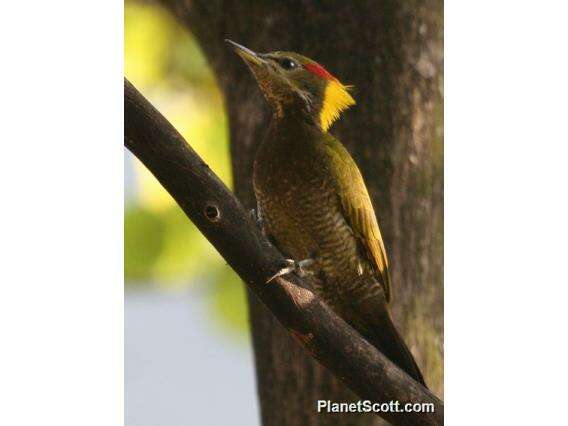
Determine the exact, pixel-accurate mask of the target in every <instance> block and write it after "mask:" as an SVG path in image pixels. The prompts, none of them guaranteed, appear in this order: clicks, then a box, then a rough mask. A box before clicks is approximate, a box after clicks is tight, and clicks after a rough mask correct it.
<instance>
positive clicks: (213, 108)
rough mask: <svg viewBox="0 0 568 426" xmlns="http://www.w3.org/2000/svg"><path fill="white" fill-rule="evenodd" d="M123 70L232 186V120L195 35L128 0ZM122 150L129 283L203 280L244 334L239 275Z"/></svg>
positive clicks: (214, 303)
mask: <svg viewBox="0 0 568 426" xmlns="http://www.w3.org/2000/svg"><path fill="white" fill-rule="evenodd" d="M125 75H126V77H127V78H128V79H129V80H130V81H131V82H132V83H133V84H134V85H135V86H136V87H137V88H138V90H139V91H140V92H141V93H142V94H143V95H144V96H145V97H146V98H147V99H148V100H149V101H150V102H151V103H152V104H153V105H154V106H155V107H156V108H157V109H158V110H159V111H160V112H161V113H162V114H163V115H164V116H165V117H167V118H168V120H169V121H170V122H171V123H172V124H173V125H174V126H175V128H176V129H177V130H178V131H179V132H180V133H181V134H182V135H183V136H184V137H185V139H186V140H187V141H189V143H191V145H192V147H193V148H194V149H195V150H196V151H197V152H198V153H199V155H200V156H201V157H202V158H203V159H204V160H205V162H206V163H207V164H209V166H210V167H211V169H212V170H214V171H215V173H217V175H218V176H219V177H220V178H221V179H222V180H223V181H224V182H225V183H226V184H227V185H229V186H230V185H231V175H230V157H229V145H228V134H227V120H226V116H225V113H224V108H223V101H222V97H221V93H220V91H219V89H218V87H217V84H216V81H215V78H214V75H213V74H212V72H211V70H210V69H209V67H208V65H207V62H206V60H205V58H204V56H203V54H202V52H201V50H200V48H199V46H198V45H197V43H196V41H195V39H194V38H193V37H192V35H191V34H188V32H187V31H186V30H185V29H184V28H182V27H181V26H180V25H179V24H178V23H177V22H176V21H175V20H174V19H173V17H171V16H170V15H169V14H168V13H167V12H166V11H165V10H163V9H162V8H160V7H159V6H158V5H154V4H151V3H137V2H134V1H127V2H126V5H125ZM125 155H126V160H127V161H126V164H125V186H126V191H125V193H126V194H127V195H126V200H125V218H124V239H125V241H124V243H125V244H124V247H125V249H124V250H125V253H124V273H125V282H126V286H127V289H133V288H135V287H136V286H142V285H145V286H158V287H160V288H161V289H163V290H166V289H172V288H177V289H179V288H184V287H189V286H195V285H196V283H200V284H203V285H206V288H207V290H208V291H207V294H209V295H212V296H213V297H211V298H209V300H208V302H207V304H208V306H209V307H210V308H211V309H210V311H211V316H212V318H213V319H214V321H215V322H216V323H218V324H221V325H223V326H225V327H227V326H228V327H229V328H231V329H232V330H239V331H241V332H242V333H241V334H243V335H244V330H246V323H247V319H246V305H245V290H244V288H243V285H242V284H241V283H240V281H239V279H238V277H237V276H236V274H234V273H233V272H232V270H231V269H230V268H229V267H228V266H227V265H226V264H225V262H224V260H223V259H222V258H221V257H220V256H219V254H218V253H217V252H216V251H215V249H214V248H213V247H212V246H211V245H210V244H209V242H208V241H207V240H206V239H205V238H204V237H203V236H202V235H201V234H200V233H199V231H198V230H197V229H196V228H195V227H194V226H193V224H192V223H191V222H190V221H189V220H188V219H187V217H186V216H185V215H184V213H183V212H182V211H181V209H180V208H179V207H178V206H177V204H176V203H175V202H174V201H173V199H172V198H171V197H170V196H169V194H168V193H167V192H166V191H165V190H164V189H163V188H162V186H161V185H160V184H159V183H158V182H157V180H156V179H155V178H154V177H153V176H152V175H151V174H150V173H149V172H148V171H147V169H146V168H145V167H144V166H143V165H142V164H141V163H140V162H139V161H138V160H137V159H136V158H134V157H133V156H132V155H130V154H129V153H128V152H126V154H125Z"/></svg>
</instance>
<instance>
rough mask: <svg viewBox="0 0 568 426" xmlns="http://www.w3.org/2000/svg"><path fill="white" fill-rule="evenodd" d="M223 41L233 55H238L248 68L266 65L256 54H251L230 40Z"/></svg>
mask: <svg viewBox="0 0 568 426" xmlns="http://www.w3.org/2000/svg"><path fill="white" fill-rule="evenodd" d="M225 41H226V42H227V43H228V44H229V45H230V46H231V47H232V48H233V50H234V51H235V53H236V54H237V55H239V56H240V57H241V58H243V60H244V61H245V62H246V63H247V65H249V66H259V65H263V64H265V63H266V61H265V60H264V59H262V58H261V57H260V56H259V55H258V53H256V52H253V51H252V50H250V49H248V48H246V47H244V46H241V45H240V44H238V43H235V42H234V41H232V40H229V39H225Z"/></svg>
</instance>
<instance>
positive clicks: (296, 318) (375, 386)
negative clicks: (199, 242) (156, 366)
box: [124, 81, 443, 425]
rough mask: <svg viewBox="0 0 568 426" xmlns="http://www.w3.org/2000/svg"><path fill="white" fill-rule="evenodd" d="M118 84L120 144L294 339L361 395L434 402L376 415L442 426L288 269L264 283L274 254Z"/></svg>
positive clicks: (415, 390)
mask: <svg viewBox="0 0 568 426" xmlns="http://www.w3.org/2000/svg"><path fill="white" fill-rule="evenodd" d="M124 90H125V93H124V94H125V96H124V99H125V111H124V115H125V136H124V137H125V145H126V147H127V148H128V149H129V150H130V151H131V152H132V153H133V154H134V155H136V157H138V159H139V160H140V161H142V162H143V163H144V165H146V167H148V169H149V170H150V171H151V172H152V173H153V174H154V176H156V178H157V179H158V180H159V181H160V183H161V184H162V185H163V186H164V188H165V189H166V190H167V191H168V192H169V193H170V195H172V197H173V198H174V199H175V200H176V202H177V203H178V204H179V205H180V207H181V208H182V209H183V211H184V212H185V213H186V214H187V216H188V217H189V218H190V219H191V220H192V221H193V222H194V224H195V225H196V226H197V227H198V228H199V230H200V231H201V232H202V233H203V234H204V235H205V236H206V237H207V239H208V240H209V241H210V242H211V243H212V244H213V245H214V246H215V248H217V250H218V251H219V252H220V254H221V255H222V256H223V258H224V259H225V260H226V261H227V262H228V263H229V265H230V266H231V267H232V268H233V269H234V270H235V271H236V272H237V273H238V274H239V276H240V277H241V278H242V279H243V280H244V281H245V283H247V285H248V288H249V289H251V290H252V292H253V293H254V294H255V295H256V296H257V297H258V299H259V300H261V301H262V302H263V303H264V304H265V305H266V306H267V307H268V309H270V310H271V311H272V312H273V313H274V315H275V316H276V317H277V318H278V320H279V321H280V323H281V324H282V326H283V327H284V328H285V329H287V330H288V332H289V333H290V334H291V335H292V336H293V337H294V338H295V340H296V341H297V343H300V345H301V346H303V347H304V349H305V350H307V351H308V352H309V354H310V355H311V356H312V357H313V358H314V359H316V360H318V361H319V362H320V363H321V364H322V365H324V366H325V367H327V368H328V369H329V370H330V371H332V372H333V373H334V374H335V375H336V376H337V377H339V378H341V380H342V381H343V382H344V383H345V384H346V385H347V386H349V387H350V388H351V389H352V390H353V391H354V392H356V394H357V395H358V396H359V397H360V398H362V399H369V400H371V401H374V402H385V401H387V402H388V401H391V400H394V401H399V402H400V404H401V406H404V404H406V403H416V402H425V403H432V404H433V405H434V406H435V412H434V413H421V414H419V413H405V414H393V413H384V414H381V415H382V416H384V418H386V419H388V420H389V421H391V422H392V423H393V424H397V425H398V424H400V425H440V424H442V421H443V403H442V402H441V401H440V400H438V399H437V398H436V397H435V396H434V395H433V394H432V393H431V392H430V391H428V390H427V389H426V388H424V387H423V386H421V385H420V384H418V383H416V382H415V381H414V380H413V379H411V378H410V377H409V376H408V375H406V374H405V373H404V372H403V371H402V370H400V369H399V368H398V367H396V366H395V365H394V364H393V363H391V362H390V361H389V360H388V359H387V358H386V357H384V356H383V355H382V354H381V353H380V352H378V351H377V350H376V349H375V348H374V347H373V346H371V345H370V344H369V343H368V342H366V341H365V340H364V339H363V338H362V337H361V336H360V335H359V334H358V333H357V332H356V331H355V330H353V329H352V328H351V327H350V326H349V325H348V324H347V323H345V322H344V321H343V320H342V319H341V318H339V317H338V316H337V315H335V313H334V312H333V311H331V309H329V308H328V307H327V305H326V304H325V303H323V302H321V301H320V300H319V298H318V297H317V296H315V294H314V293H313V291H312V290H311V288H309V286H308V285H307V284H305V283H304V282H302V280H300V279H299V278H298V277H297V276H296V275H294V274H290V275H287V276H285V277H281V278H277V279H275V280H274V281H272V282H271V283H270V284H266V281H267V279H268V278H269V277H270V276H272V275H273V274H274V272H275V271H277V270H278V269H279V268H280V267H281V266H282V265H283V264H284V259H283V257H282V255H281V254H280V253H279V252H278V251H277V250H276V249H275V248H274V247H273V246H272V245H270V244H269V243H268V241H267V240H266V239H265V238H264V237H263V236H262V235H261V233H260V231H259V230H258V229H257V227H256V226H255V225H254V224H253V223H252V221H251V220H250V217H249V215H248V214H247V213H246V212H245V211H244V209H243V208H242V206H241V204H240V203H239V202H238V201H237V199H236V198H235V197H234V196H233V195H232V193H231V192H230V191H229V190H228V189H227V188H226V187H225V185H224V184H223V183H222V182H221V181H220V180H219V179H218V178H217V176H216V175H215V174H214V173H213V172H212V171H211V170H210V169H209V167H208V166H207V165H206V164H205V163H204V162H203V161H202V160H201V158H199V156H198V155H197V154H196V153H195V152H194V151H193V150H192V149H191V148H190V147H189V145H188V144H187V143H186V142H185V140H184V139H183V138H182V137H181V135H180V134H179V133H178V132H177V131H176V130H175V129H174V128H173V127H172V125H171V124H170V123H169V122H168V121H167V120H166V119H165V118H164V117H163V116H162V115H161V114H160V113H159V112H158V111H157V110H156V109H155V108H154V107H152V106H151V105H150V104H149V103H148V102H147V101H146V99H144V97H143V96H142V95H140V93H138V91H137V90H136V89H135V88H134V87H133V86H132V85H131V84H130V83H128V82H127V81H125V86H124ZM296 346H298V345H297V344H296ZM312 410H313V411H315V406H314V407H312ZM275 414H277V413H275ZM298 419H301V417H300V418H298ZM298 419H296V421H298ZM296 424H297V423H296Z"/></svg>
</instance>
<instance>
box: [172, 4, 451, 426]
mask: <svg viewBox="0 0 568 426" xmlns="http://www.w3.org/2000/svg"><path fill="white" fill-rule="evenodd" d="M161 1H162V3H163V4H165V5H166V7H168V8H169V9H170V10H171V11H172V12H173V13H174V14H175V15H176V16H177V17H178V18H179V19H180V21H181V22H183V23H184V24H185V25H186V27H187V28H188V29H189V30H191V31H192V32H193V33H194V34H195V35H196V37H197V38H198V40H199V41H200V43H201V46H202V47H203V49H204V51H205V54H206V56H207V57H208V59H209V61H210V64H211V65H212V67H213V69H214V71H215V73H216V75H217V77H218V80H219V83H220V86H221V89H222V91H223V93H224V96H225V102H226V108H227V112H228V115H229V123H230V134H231V149H232V152H231V153H232V160H233V171H234V182H235V193H236V195H237V197H238V198H239V199H240V200H241V202H242V203H243V204H244V205H245V207H246V208H252V207H253V206H254V197H253V193H252V185H251V173H252V161H253V156H254V152H255V150H256V147H257V145H258V143H259V142H260V141H261V140H262V137H263V135H264V132H265V130H266V128H267V126H268V119H269V116H268V107H267V105H266V103H265V101H264V99H263V97H262V95H261V94H260V92H259V90H258V88H257V87H256V84H255V83H254V80H253V78H252V77H251V76H250V75H249V72H248V70H247V69H246V68H245V66H244V65H243V64H242V61H241V60H240V59H239V58H238V57H236V56H235V55H234V54H233V53H232V52H231V51H230V49H227V48H226V46H225V45H224V42H223V40H224V39H225V38H230V39H232V40H235V41H237V42H239V43H242V44H244V45H246V46H248V47H250V48H252V49H254V50H257V51H270V50H293V51H297V52H300V53H302V54H305V55H307V56H309V57H311V58H313V59H316V60H318V61H319V62H321V63H322V64H323V65H325V66H326V67H327V68H328V69H329V70H330V71H331V72H332V73H333V74H335V75H336V76H337V77H338V78H339V79H340V80H341V81H343V82H344V83H349V84H353V85H355V88H356V89H355V92H354V96H355V98H356V100H357V102H358V104H357V106H356V107H355V108H353V109H352V110H350V111H348V112H347V113H346V114H345V115H344V116H343V118H342V119H341V120H340V121H339V122H338V123H337V124H336V125H335V126H334V127H333V128H332V129H331V132H332V133H334V134H335V135H337V136H338V137H339V139H340V140H341V141H342V142H343V143H344V144H345V145H346V146H347V148H348V149H349V150H350V152H351V153H352V154H353V156H354V158H355V160H356V161H357V162H358V164H359V165H360V167H361V170H362V172H363V175H364V176H365V178H366V181H367V184H368V186H369V189H370V192H371V196H372V198H373V202H374V205H375V208H376V211H377V213H378V216H379V220H380V226H381V230H382V232H383V237H384V239H385V243H386V247H387V253H388V256H389V259H390V264H391V268H392V282H393V289H394V302H393V312H394V319H395V322H396V323H397V326H398V327H399V328H400V329H401V331H402V333H403V334H404V336H405V339H406V341H407V342H408V344H409V346H410V348H411V350H412V352H413V353H414V354H415V356H416V358H417V362H418V364H419V365H420V367H421V369H422V371H423V372H424V374H425V377H426V381H427V383H428V384H429V385H430V387H431V388H432V389H433V390H434V391H435V392H436V393H437V394H438V395H441V394H442V392H443V290H442V276H443V264H442V259H443V236H442V235H443V216H442V214H443V210H442V209H443V207H442V206H443V94H442V86H443V82H442V78H443V50H442V39H443V16H442V14H443V5H442V1H441V0H425V1H416V0H403V1H399V0H381V1H326V2H323V1H311V0H295V1H294V0H288V1H278V2H271V1H270V2H269V1H252V0H251V1H247V0H245V1H237V0H224V1H221V0H161ZM249 304H250V317H251V325H252V334H253V343H254V349H255V359H256V368H257V376H258V377H257V379H258V391H259V395H260V402H261V407H262V418H263V423H264V425H295V424H297V421H298V419H299V418H301V419H302V422H303V423H305V424H325V423H326V421H325V420H324V419H323V418H322V417H321V416H318V415H317V414H315V410H314V405H315V400H316V399H320V398H324V399H333V400H345V399H348V398H349V397H350V394H349V392H348V391H346V390H345V389H344V387H343V386H342V385H341V384H340V383H338V382H337V381H336V380H335V379H334V378H333V377H332V376H331V375H329V374H328V373H327V372H326V371H325V370H323V369H321V368H319V366H318V365H317V364H315V363H314V362H313V361H312V360H311V359H310V358H309V357H306V356H305V355H304V354H303V353H302V351H301V350H299V348H298V347H297V345H295V344H294V343H293V342H291V341H290V339H289V338H288V336H287V333H286V332H285V331H284V330H282V328H281V327H279V326H278V325H277V323H276V322H275V321H274V320H273V318H272V316H271V315H269V314H268V313H267V312H266V310H265V309H264V307H263V306H262V305H261V304H259V303H257V301H256V300H255V298H249ZM374 422H375V420H374V419H373V418H369V417H367V418H361V419H355V418H354V417H353V416H342V417H334V418H333V419H330V420H329V424H334V425H336V424H359V425H362V424H373V423H374Z"/></svg>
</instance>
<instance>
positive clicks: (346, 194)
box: [323, 135, 391, 302]
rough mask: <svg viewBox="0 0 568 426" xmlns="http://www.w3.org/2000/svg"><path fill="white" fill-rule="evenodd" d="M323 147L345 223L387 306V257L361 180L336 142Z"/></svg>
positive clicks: (347, 153)
mask: <svg viewBox="0 0 568 426" xmlns="http://www.w3.org/2000/svg"><path fill="white" fill-rule="evenodd" d="M323 147H324V151H325V154H326V157H327V160H328V166H329V168H330V171H331V174H332V176H333V177H334V184H335V186H336V189H337V194H338V197H339V200H340V203H341V207H342V209H343V215H344V217H345V220H346V222H347V224H348V225H349V226H350V227H351V229H352V230H353V233H354V235H355V237H356V238H357V239H358V240H359V241H360V243H361V245H362V246H363V247H364V249H365V251H366V253H367V256H368V258H369V261H370V264H371V265H372V267H373V269H374V270H375V272H376V275H377V278H378V279H379V281H380V283H381V285H382V286H383V290H384V292H385V296H386V300H387V302H390V300H391V286H390V276H389V265H388V260H387V254H386V250H385V245H384V243H383V238H382V236H381V231H380V229H379V224H378V222H377V217H376V215H375V211H374V209H373V204H372V203H371V198H370V197H369V192H368V191H367V187H366V185H365V181H364V180H363V176H362V175H361V172H360V171H359V168H358V167H357V165H356V164H355V161H354V160H353V158H351V155H350V154H349V152H347V150H346V149H345V147H344V146H343V145H342V144H341V143H340V142H339V141H338V140H337V139H335V138H333V137H332V136H331V135H329V139H327V141H326V143H324V144H323Z"/></svg>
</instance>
